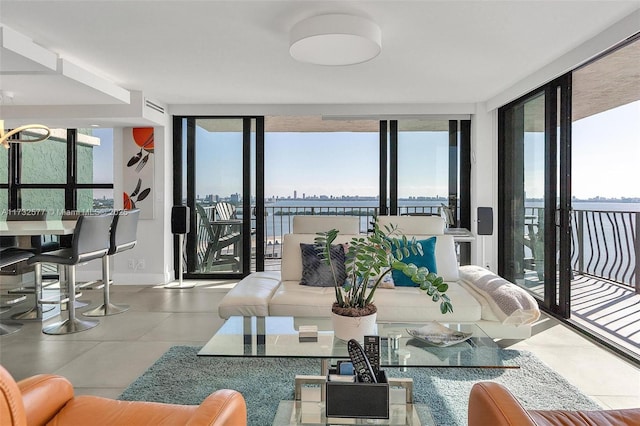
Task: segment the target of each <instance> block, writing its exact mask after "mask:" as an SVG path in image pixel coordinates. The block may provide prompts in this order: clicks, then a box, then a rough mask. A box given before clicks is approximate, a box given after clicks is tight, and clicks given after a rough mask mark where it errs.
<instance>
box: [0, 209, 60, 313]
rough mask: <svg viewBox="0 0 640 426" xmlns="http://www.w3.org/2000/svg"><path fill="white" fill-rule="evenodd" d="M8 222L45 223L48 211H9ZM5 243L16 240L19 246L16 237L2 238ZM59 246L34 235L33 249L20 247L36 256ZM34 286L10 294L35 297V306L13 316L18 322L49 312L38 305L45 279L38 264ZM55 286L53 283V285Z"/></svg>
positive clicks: (54, 242) (32, 239) (12, 291)
mask: <svg viewBox="0 0 640 426" xmlns="http://www.w3.org/2000/svg"><path fill="white" fill-rule="evenodd" d="M6 220H7V222H12V221H44V220H47V211H46V210H22V209H18V210H9V211H8V212H7V219H6ZM2 238H3V241H2V243H0V244H1V245H2V246H5V245H6V244H7V242H9V240H8V239H14V241H13V243H14V244H16V245H17V243H18V241H17V238H16V237H2ZM58 248H60V247H59V244H58V242H57V241H44V240H43V238H42V236H41V235H32V236H31V247H30V248H24V247H20V249H21V250H28V251H30V252H32V253H34V254H39V253H44V252H47V251H52V250H57V249H58ZM33 273H34V280H33V281H34V284H33V287H31V286H24V287H18V288H15V289H11V290H9V293H10V294H25V295H28V294H33V295H34V305H33V306H32V307H31V308H30V309H29V310H27V311H23V312H19V313H16V314H14V315H13V316H12V318H13V319H17V320H32V319H39V318H42V314H43V312H47V311H49V310H51V309H53V307H51V308H50V309H48V310H43V309H42V305H40V304H39V303H38V300H39V299H40V298H41V297H42V288H43V279H42V265H40V264H37V265H34V270H33ZM51 284H53V283H51Z"/></svg>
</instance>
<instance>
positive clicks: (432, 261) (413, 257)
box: [391, 237, 438, 287]
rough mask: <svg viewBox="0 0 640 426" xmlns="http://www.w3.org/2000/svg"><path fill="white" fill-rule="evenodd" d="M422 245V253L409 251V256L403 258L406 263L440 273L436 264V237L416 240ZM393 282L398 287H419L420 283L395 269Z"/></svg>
mask: <svg viewBox="0 0 640 426" xmlns="http://www.w3.org/2000/svg"><path fill="white" fill-rule="evenodd" d="M416 242H418V243H420V245H421V246H422V254H420V253H416V254H413V253H409V256H407V257H405V258H403V259H402V261H403V262H404V263H413V264H414V265H416V266H417V267H418V268H422V267H424V268H427V269H428V270H429V272H433V273H434V274H437V273H438V268H437V266H436V237H431V238H427V239H424V240H416ZM391 274H392V275H393V282H394V284H395V285H396V287H418V284H416V283H414V282H413V281H411V278H409V277H408V276H406V275H405V274H404V273H403V272H402V271H397V270H393V271H392V272H391Z"/></svg>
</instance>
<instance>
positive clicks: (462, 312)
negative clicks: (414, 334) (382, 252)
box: [269, 281, 482, 322]
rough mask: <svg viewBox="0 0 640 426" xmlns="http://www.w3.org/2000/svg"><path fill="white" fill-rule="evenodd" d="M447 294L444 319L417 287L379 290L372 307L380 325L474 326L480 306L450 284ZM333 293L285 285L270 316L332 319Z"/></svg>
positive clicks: (291, 283) (437, 306) (275, 297)
mask: <svg viewBox="0 0 640 426" xmlns="http://www.w3.org/2000/svg"><path fill="white" fill-rule="evenodd" d="M447 294H448V295H449V297H450V298H451V303H452V304H453V313H448V314H445V315H443V314H442V313H441V312H440V302H433V301H431V298H430V297H429V296H427V294H426V293H425V292H424V291H422V290H420V289H419V288H417V287H396V288H394V289H386V288H378V289H377V290H376V293H375V296H374V300H373V301H374V303H375V305H376V306H377V307H378V321H382V322H424V321H431V320H436V321H441V322H473V321H478V320H480V318H481V314H482V312H481V311H482V309H481V306H480V303H479V302H478V301H477V300H476V299H475V298H474V297H473V296H472V295H471V294H470V293H469V292H468V291H467V290H466V289H465V288H463V287H461V286H460V285H459V284H458V283H449V290H448V291H447ZM333 302H335V292H334V289H333V288H329V287H309V286H303V285H300V284H299V283H298V282H295V281H284V282H282V283H281V284H280V287H278V289H277V290H276V292H275V293H274V294H273V297H272V298H271V301H270V302H269V315H272V316H300V317H321V318H327V317H329V316H331V306H332V305H333Z"/></svg>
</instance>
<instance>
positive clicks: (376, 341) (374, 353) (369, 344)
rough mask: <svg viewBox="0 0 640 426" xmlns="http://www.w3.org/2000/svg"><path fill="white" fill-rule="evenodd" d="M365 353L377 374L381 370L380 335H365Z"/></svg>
mask: <svg viewBox="0 0 640 426" xmlns="http://www.w3.org/2000/svg"><path fill="white" fill-rule="evenodd" d="M364 354H365V355H366V356H367V358H369V363H371V368H372V369H373V372H374V373H375V375H376V376H377V375H378V373H379V372H380V336H364Z"/></svg>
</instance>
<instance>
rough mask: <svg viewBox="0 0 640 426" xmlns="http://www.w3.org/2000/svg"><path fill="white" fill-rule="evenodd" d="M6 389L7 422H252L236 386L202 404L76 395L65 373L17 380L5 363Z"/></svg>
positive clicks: (2, 407)
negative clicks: (121, 399) (122, 399)
mask: <svg viewBox="0 0 640 426" xmlns="http://www.w3.org/2000/svg"><path fill="white" fill-rule="evenodd" d="M0 392H2V397H1V398H0V423H1V424H2V425H3V426H8V425H12V426H32V425H33V426H35V425H92V426H102V425H104V426H114V425H123V426H124V425H127V426H130V425H133V426H135V425H154V426H155V425H193V426H196V425H211V426H213V425H215V426H223V425H224V426H238V425H240V426H244V425H246V424H247V407H246V404H245V401H244V398H243V397H242V395H241V394H240V393H239V392H236V391H234V390H230V389H223V390H218V391H216V392H214V393H212V394H211V395H209V396H208V397H207V398H206V399H205V400H204V401H203V402H202V404H200V405H199V406H197V405H175V404H161V403H158V402H138V401H116V400H114V399H108V398H101V397H97V396H77V397H75V396H74V395H73V386H72V385H71V383H70V382H69V381H68V380H67V379H65V378H64V377H61V376H55V375H53V374H40V375H37V376H33V377H29V378H27V379H24V380H21V381H20V382H17V383H16V381H15V380H13V377H11V375H10V374H9V372H8V371H7V370H5V369H4V367H2V366H0Z"/></svg>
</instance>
